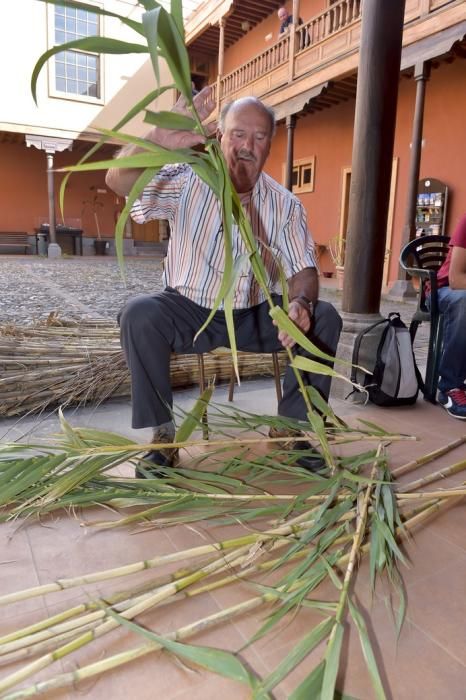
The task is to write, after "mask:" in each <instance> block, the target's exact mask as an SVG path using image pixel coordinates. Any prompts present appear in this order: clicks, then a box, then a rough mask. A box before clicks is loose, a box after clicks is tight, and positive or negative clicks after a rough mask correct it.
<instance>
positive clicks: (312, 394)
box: [306, 385, 348, 428]
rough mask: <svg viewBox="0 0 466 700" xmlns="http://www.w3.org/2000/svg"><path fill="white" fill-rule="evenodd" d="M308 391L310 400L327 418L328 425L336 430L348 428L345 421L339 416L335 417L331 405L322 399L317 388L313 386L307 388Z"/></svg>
mask: <svg viewBox="0 0 466 700" xmlns="http://www.w3.org/2000/svg"><path fill="white" fill-rule="evenodd" d="M306 391H307V392H308V394H309V398H310V399H311V402H312V405H313V406H315V407H316V408H317V410H318V411H319V413H320V414H321V415H322V416H324V417H325V422H326V424H327V425H333V426H335V427H336V428H347V427H348V426H347V424H346V423H345V421H343V420H342V419H341V418H338V416H336V415H335V413H334V411H333V409H332V407H331V406H330V404H329V403H327V401H325V399H324V398H322V396H321V394H320V393H319V391H318V390H317V389H316V388H315V387H313V386H311V385H309V386H306Z"/></svg>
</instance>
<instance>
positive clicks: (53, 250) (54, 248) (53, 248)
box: [47, 243, 61, 258]
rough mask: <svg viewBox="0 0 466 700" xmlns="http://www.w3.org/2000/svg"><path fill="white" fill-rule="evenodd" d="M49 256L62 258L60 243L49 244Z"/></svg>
mask: <svg viewBox="0 0 466 700" xmlns="http://www.w3.org/2000/svg"><path fill="white" fill-rule="evenodd" d="M47 255H48V257H49V258H61V248H60V246H59V245H58V243H49V246H48V248H47Z"/></svg>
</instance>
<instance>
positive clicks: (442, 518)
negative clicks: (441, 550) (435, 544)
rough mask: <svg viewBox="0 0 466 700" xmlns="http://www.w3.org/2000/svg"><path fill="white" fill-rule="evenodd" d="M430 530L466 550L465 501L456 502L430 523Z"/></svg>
mask: <svg viewBox="0 0 466 700" xmlns="http://www.w3.org/2000/svg"><path fill="white" fill-rule="evenodd" d="M428 527H429V531H430V532H432V533H435V534H436V535H438V537H439V538H442V539H444V540H446V541H447V542H448V543H450V544H454V545H456V546H457V547H461V548H462V549H463V550H466V538H465V536H464V533H465V532H466V507H465V504H464V502H461V503H458V504H456V505H455V506H454V507H452V508H450V509H448V510H447V511H446V512H444V513H442V514H441V515H439V516H438V517H436V518H434V519H433V520H431V521H430V523H429V526H428Z"/></svg>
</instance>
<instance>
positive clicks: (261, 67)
mask: <svg viewBox="0 0 466 700" xmlns="http://www.w3.org/2000/svg"><path fill="white" fill-rule="evenodd" d="M457 1H458V0H423V2H421V3H419V1H417V2H414V0H413V2H409V0H408V1H407V7H406V12H407V16H408V17H409V20H408V21H411V20H412V19H414V18H415V17H416V16H417V17H420V16H425V14H426V11H427V13H429V12H434V11H436V10H438V9H439V8H440V7H443V6H445V5H449V4H453V3H456V2H457ZM362 2H363V0H339V2H336V3H334V4H332V5H331V6H330V7H328V8H327V9H326V10H325V11H324V12H321V13H320V14H319V15H316V16H315V17H312V18H311V19H310V20H308V21H307V22H304V23H303V24H301V25H299V26H297V27H296V28H295V41H294V45H295V51H294V55H291V53H292V52H291V50H290V44H291V41H290V35H289V33H288V34H286V35H285V36H284V37H283V38H281V39H279V40H278V41H277V42H276V43H275V44H273V45H272V46H269V47H268V48H267V49H266V50H265V51H263V52H262V53H260V54H258V55H256V56H254V57H253V58H251V59H250V60H249V61H247V62H246V63H244V64H242V65H241V66H238V68H235V70H233V71H231V72H230V73H228V74H227V75H225V76H222V77H221V79H220V81H219V83H217V85H214V86H213V90H214V99H216V97H217V89H218V88H219V89H220V100H223V99H224V98H227V97H229V96H233V95H234V94H235V93H237V92H239V91H240V90H242V89H243V88H245V87H246V86H247V85H249V84H251V83H253V82H254V81H257V80H259V79H262V80H263V79H264V76H270V74H271V73H272V72H273V71H275V73H278V74H280V76H279V77H278V78H277V79H276V80H275V81H274V80H273V78H272V79H271V80H272V82H271V83H270V85H269V84H267V87H266V90H267V89H270V88H271V87H273V88H277V87H279V85H280V84H284V83H286V81H287V80H289V79H290V78H289V76H290V75H291V76H297V75H298V74H299V75H303V74H304V73H305V72H306V70H309V69H311V68H314V67H315V66H316V61H319V60H321V59H319V58H313V59H312V61H307V59H306V56H307V54H306V52H307V51H308V50H309V49H310V48H318V49H319V50H320V47H322V46H324V47H326V51H327V53H326V57H327V59H328V58H329V57H330V55H332V58H338V56H341V55H344V54H345V53H346V52H347V50H348V48H347V47H348V46H354V44H352V43H351V42H353V41H354V39H353V38H351V39H350V40H349V43H348V44H343V43H341V42H337V43H336V44H335V45H334V48H333V49H332V51H331V52H329V50H328V48H329V46H328V45H329V42H330V43H331V42H332V40H333V35H334V34H336V33H337V32H346V33H347V34H348V36H350V35H353V36H354V29H353V25H355V24H356V23H357V22H360V20H361V9H362ZM420 8H424V10H423V11H422V9H420ZM410 13H411V14H410ZM311 53H312V52H310V53H309V54H308V56H310V55H311ZM319 55H320V54H319ZM295 61H296V62H297V61H300V66H299V69H298V71H297V73H296V71H295V70H294V67H295ZM290 62H293V63H290ZM286 64H289V65H290V66H291V67H292V69H291V70H290V71H288V73H286V74H285V73H283V68H282V69H281V70H282V72H281V73H280V70H278V71H277V69H280V67H283V66H284V65H286ZM308 64H309V65H308ZM261 90H263V86H261V87H260V88H259V91H261Z"/></svg>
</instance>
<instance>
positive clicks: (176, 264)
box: [106, 88, 341, 476]
mask: <svg viewBox="0 0 466 700" xmlns="http://www.w3.org/2000/svg"><path fill="white" fill-rule="evenodd" d="M194 104H195V107H196V110H197V111H198V114H199V116H200V118H201V119H202V120H205V119H206V118H207V117H208V116H209V114H210V113H211V112H212V111H213V109H214V106H215V105H214V102H213V101H212V98H211V90H210V88H204V89H203V90H201V92H200V93H199V94H198V95H196V96H195V97H194ZM174 111H176V112H180V113H182V114H187V111H186V106H185V101H184V98H180V99H179V100H178V102H177V104H176V105H175V107H174ZM274 131H275V118H274V115H273V112H272V110H270V109H269V108H268V107H266V106H265V105H264V104H263V103H262V102H261V101H260V100H258V99H256V98H254V97H244V98H241V99H239V100H236V101H234V102H232V103H230V104H227V105H225V106H224V107H223V110H222V113H221V115H220V120H219V126H218V129H217V135H218V139H219V140H220V144H221V149H222V152H223V154H224V157H225V160H226V163H227V166H228V170H229V173H230V176H231V179H232V181H233V184H234V186H235V188H236V190H237V192H238V194H239V196H240V199H241V202H242V204H243V207H244V208H245V211H246V214H247V216H248V218H249V220H250V222H251V224H252V228H253V231H254V234H255V236H256V240H257V243H258V247H259V250H260V252H261V255H262V258H263V260H264V263H265V266H266V269H267V274H268V284H269V288H270V291H271V292H272V294H273V300H274V303H275V304H279V305H281V303H282V297H281V294H280V292H281V287H280V276H279V268H278V265H277V263H276V258H277V257H279V258H280V259H281V262H282V266H283V268H284V270H285V272H286V276H287V279H288V291H289V299H290V303H289V309H288V316H289V318H290V319H291V320H292V321H293V322H294V323H295V324H296V325H297V326H298V328H300V329H301V331H303V333H305V334H306V335H307V336H308V337H309V338H310V339H311V340H312V341H313V342H314V343H315V344H316V345H318V346H319V347H320V348H321V349H322V350H324V351H325V352H327V353H329V354H331V355H334V354H335V351H336V347H337V343H338V339H339V335H340V331H341V319H340V317H339V315H338V313H337V311H336V310H335V309H334V307H333V306H332V305H331V304H329V303H328V302H325V301H321V300H318V277H317V270H316V258H315V251H314V243H313V240H312V238H311V235H310V233H309V231H308V228H307V223H306V213H305V211H304V208H303V206H302V204H301V202H300V200H299V199H298V198H297V197H296V196H295V195H293V194H292V193H291V192H289V191H288V190H286V189H285V188H283V187H282V186H281V185H280V184H278V183H277V182H276V181H275V180H273V179H272V178H271V177H269V176H268V175H266V174H265V173H264V172H263V170H262V169H263V166H264V164H265V161H266V159H267V156H268V155H269V151H270V146H271V142H272V137H273V134H274ZM146 138H147V139H148V140H150V141H152V142H153V143H156V144H158V145H160V146H163V147H164V148H169V149H170V148H180V147H193V146H195V145H198V144H201V143H203V142H204V141H205V138H204V137H202V136H201V135H199V134H195V133H194V132H188V131H174V130H167V129H161V128H158V127H156V128H153V129H152V130H151V131H150V132H149V133H148V134H147V136H146ZM138 150H140V149H138V147H136V146H133V145H128V146H125V147H124V148H123V149H122V150H121V151H120V154H119V156H120V157H121V156H125V155H126V156H127V155H132V154H134V153H136V152H138ZM117 157H118V156H117ZM139 175H140V171H139V170H136V169H134V170H129V169H119V168H113V169H111V170H109V171H108V173H107V180H106V181H107V184H108V186H109V187H110V188H111V189H113V190H114V191H115V192H116V193H118V194H120V195H125V194H128V192H129V191H130V190H131V188H132V186H133V185H134V183H135V181H136V179H137V177H138V176H139ZM132 217H133V218H134V219H135V221H137V222H138V223H143V222H146V221H149V220H151V219H159V218H165V219H168V220H169V221H170V228H171V237H170V242H169V245H168V251H167V257H166V262H165V267H164V283H165V289H164V291H162V292H160V293H157V294H154V295H153V296H149V295H147V296H141V297H135V298H133V299H131V300H130V301H129V302H128V304H127V305H126V306H125V307H124V309H123V310H122V312H121V314H120V319H119V320H120V328H121V342H122V346H123V349H124V352H125V356H126V360H127V363H128V366H129V369H130V373H131V380H132V409H133V427H134V428H146V427H152V428H153V430H154V432H153V440H154V442H171V441H173V438H174V434H175V428H174V424H173V421H172V413H171V407H172V390H171V384H170V355H171V353H172V352H176V353H180V354H186V353H204V352H209V351H210V350H213V349H214V348H216V347H219V346H227V345H228V344H229V340H228V333H227V328H226V323H225V314H224V311H223V310H218V311H217V312H216V313H215V315H214V318H213V319H212V321H211V322H210V324H209V325H208V326H207V328H206V329H205V331H203V332H202V333H201V334H200V336H199V337H198V338H197V339H196V341H194V340H193V339H194V336H195V334H196V333H197V331H198V330H199V328H200V327H201V326H202V325H203V323H204V322H205V321H206V319H207V317H208V315H209V310H210V309H211V308H212V306H213V304H214V300H215V299H216V297H217V294H218V291H219V289H220V284H221V281H222V278H223V270H224V244H223V235H222V213H221V208H220V204H219V201H218V199H217V197H216V196H215V194H214V193H213V192H212V190H211V189H210V188H209V187H208V186H207V185H206V184H205V183H204V182H203V181H202V180H201V179H200V178H199V177H198V176H197V175H196V174H195V173H194V171H193V170H192V168H191V167H190V166H188V165H186V164H177V165H169V166H165V167H163V168H162V169H161V170H160V171H159V173H158V174H157V175H156V176H155V177H154V178H153V180H152V181H151V182H150V183H149V184H148V185H147V186H146V187H145V188H144V190H143V192H142V193H141V195H140V198H139V200H137V201H136V202H135V204H134V206H133V210H132ZM232 235H233V250H234V255H235V257H236V258H237V259H238V258H239V257H240V256H242V255H243V254H244V253H246V249H245V246H244V242H243V240H242V238H241V236H240V233H239V230H238V228H237V227H236V226H234V228H233V233H232ZM234 322H235V332H236V339H237V344H238V349H240V350H245V351H249V352H274V351H278V350H280V349H283V348H288V347H290V348H291V347H292V346H293V345H294V341H293V339H292V338H291V337H290V336H288V335H287V334H286V333H285V332H284V331H280V332H277V328H276V326H275V325H274V324H273V322H272V320H271V319H270V316H269V307H268V303H267V302H266V301H265V296H264V294H263V292H262V290H261V289H260V287H259V285H258V284H257V282H256V280H255V278H254V275H253V273H252V270H251V269H247V270H245V271H244V272H243V273H242V274H241V275H240V276H239V278H238V280H237V282H236V287H235V290H234ZM297 352H298V353H299V354H301V355H304V356H309V355H308V354H307V353H306V352H305V351H303V350H302V349H301V348H298V350H297ZM303 379H304V383H305V384H312V386H314V387H315V388H316V389H317V390H318V391H319V392H320V393H321V395H322V396H323V397H324V398H325V399H328V395H329V391H330V381H331V379H330V377H328V376H325V375H322V374H308V373H303ZM278 413H279V415H282V416H288V417H291V418H296V419H299V420H306V406H305V402H304V400H303V398H302V396H301V394H300V392H299V388H298V384H297V381H296V378H295V376H294V373H293V371H292V370H291V368H288V369H287V370H286V374H285V378H284V387H283V398H282V400H281V402H280V404H279V406H278ZM299 445H301V446H303V450H306V451H305V452H303V453H302V454H303V456H302V457H301V458H300V459H299V460H298V461H297V463H298V464H299V465H300V466H302V467H304V468H307V469H309V470H313V471H316V470H320V469H321V468H322V467H323V466H324V462H323V459H322V457H321V456H320V455H319V453H318V452H316V451H315V450H314V451H313V450H312V448H311V446H310V445H309V443H306V444H304V443H303V442H297V443H296V449H297V448H298V446H299ZM144 459H145V462H144V463H145V464H147V463H148V462H149V463H151V464H153V465H154V468H153V474H154V475H157V466H159V467H160V466H164V467H166V466H171V465H173V464H174V463H175V460H176V459H177V454H176V451H174V450H173V449H170V448H167V449H165V450H161V451H153V452H150V453H149V454H147V455H146V456H145V458H144ZM136 474H137V476H144V471H141V470H140V469H139V468H138V469H137V471H136Z"/></svg>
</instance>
